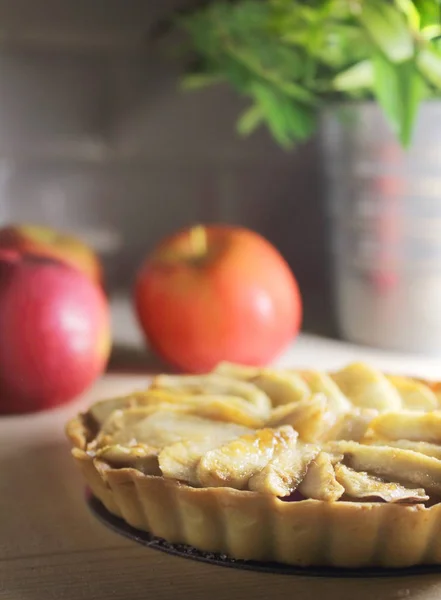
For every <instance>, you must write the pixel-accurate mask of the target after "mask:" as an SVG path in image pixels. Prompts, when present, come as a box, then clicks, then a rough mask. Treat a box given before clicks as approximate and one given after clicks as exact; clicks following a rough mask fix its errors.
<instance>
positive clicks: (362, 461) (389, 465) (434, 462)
mask: <svg viewBox="0 0 441 600" xmlns="http://www.w3.org/2000/svg"><path fill="white" fill-rule="evenodd" d="M327 449H329V450H330V451H332V452H337V453H338V452H340V453H342V454H343V455H344V462H345V463H346V465H347V466H349V467H352V469H354V470H355V471H366V472H367V473H370V474H372V475H377V476H379V477H384V478H385V479H387V480H389V481H395V482H397V483H401V484H404V485H408V484H410V485H412V486H418V487H422V488H424V489H425V490H426V491H429V492H433V493H435V494H440V493H441V460H438V459H436V458H433V457H430V456H425V455H424V454H420V453H418V452H414V451H413V450H403V449H401V448H391V447H389V446H366V445H363V444H358V443H357V442H345V441H340V442H329V444H327Z"/></svg>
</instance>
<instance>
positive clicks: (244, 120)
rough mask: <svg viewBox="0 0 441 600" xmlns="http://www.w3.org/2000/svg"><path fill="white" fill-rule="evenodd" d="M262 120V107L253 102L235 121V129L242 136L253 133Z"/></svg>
mask: <svg viewBox="0 0 441 600" xmlns="http://www.w3.org/2000/svg"><path fill="white" fill-rule="evenodd" d="M263 120H264V113H263V111H262V107H261V106H259V105H258V104H253V105H252V106H250V107H249V108H247V110H245V111H244V112H243V113H242V114H241V116H240V117H239V120H238V122H237V131H238V133H239V134H240V135H242V136H247V135H250V133H253V131H255V130H256V129H257V128H258V127H259V125H261V123H262V122H263Z"/></svg>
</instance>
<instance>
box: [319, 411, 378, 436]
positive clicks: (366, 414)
mask: <svg viewBox="0 0 441 600" xmlns="http://www.w3.org/2000/svg"><path fill="white" fill-rule="evenodd" d="M376 416H378V410H376V409H375V408H355V409H352V410H350V411H349V412H347V413H345V414H342V415H341V416H340V417H339V418H338V420H337V422H336V424H335V427H333V428H332V429H331V430H330V431H329V434H328V436H327V439H329V440H352V441H354V442H359V441H360V440H361V439H362V438H364V436H365V435H366V431H367V429H368V427H369V425H370V423H371V421H372V420H373V419H375V417H376Z"/></svg>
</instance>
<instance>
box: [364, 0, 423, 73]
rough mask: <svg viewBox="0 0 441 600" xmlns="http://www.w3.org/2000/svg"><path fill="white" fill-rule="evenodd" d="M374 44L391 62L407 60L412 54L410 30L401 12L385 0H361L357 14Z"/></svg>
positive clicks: (412, 46) (412, 45)
mask: <svg viewBox="0 0 441 600" xmlns="http://www.w3.org/2000/svg"><path fill="white" fill-rule="evenodd" d="M358 18H359V20H360V22H361V24H362V25H363V27H364V28H365V29H366V31H367V33H368V35H369V36H370V38H371V39H372V40H373V42H374V43H375V44H376V46H377V47H378V48H379V49H380V50H381V51H382V52H383V53H384V54H385V55H386V57H387V58H388V59H389V60H390V61H391V62H393V63H400V62H404V61H406V60H409V59H410V58H412V56H413V55H414V44H413V38H412V35H411V32H410V31H409V28H408V26H407V24H406V20H405V18H404V17H403V14H402V13H401V12H400V11H399V10H398V9H397V8H395V7H394V6H393V5H391V4H388V3H387V2H386V0H378V1H374V0H370V1H369V2H368V1H366V0H363V2H362V3H361V12H360V14H359V16H358Z"/></svg>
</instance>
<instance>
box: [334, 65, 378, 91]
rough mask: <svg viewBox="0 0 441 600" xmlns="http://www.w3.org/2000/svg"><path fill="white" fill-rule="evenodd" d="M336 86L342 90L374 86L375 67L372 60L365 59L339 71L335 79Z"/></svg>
mask: <svg viewBox="0 0 441 600" xmlns="http://www.w3.org/2000/svg"><path fill="white" fill-rule="evenodd" d="M333 84H334V88H335V89H336V90H339V91H341V92H345V91H351V90H359V89H361V88H372V87H373V84H374V68H373V65H372V61H370V60H363V61H362V62H359V63H357V64H356V65H352V67H349V69H346V71H343V72H342V73H339V74H338V75H337V77H335V78H334V81H333Z"/></svg>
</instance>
